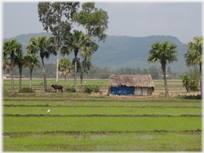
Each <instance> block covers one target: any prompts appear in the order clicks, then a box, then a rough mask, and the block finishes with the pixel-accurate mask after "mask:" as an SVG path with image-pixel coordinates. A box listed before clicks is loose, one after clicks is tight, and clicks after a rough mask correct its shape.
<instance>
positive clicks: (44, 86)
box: [41, 58, 47, 92]
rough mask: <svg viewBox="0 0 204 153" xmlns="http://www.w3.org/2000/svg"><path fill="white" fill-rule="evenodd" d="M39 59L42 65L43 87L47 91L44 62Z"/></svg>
mask: <svg viewBox="0 0 204 153" xmlns="http://www.w3.org/2000/svg"><path fill="white" fill-rule="evenodd" d="M41 60H42V65H43V76H44V88H45V92H47V82H46V73H45V64H44V59H43V58H41Z"/></svg>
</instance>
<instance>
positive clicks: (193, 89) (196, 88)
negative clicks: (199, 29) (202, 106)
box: [189, 81, 198, 91]
mask: <svg viewBox="0 0 204 153" xmlns="http://www.w3.org/2000/svg"><path fill="white" fill-rule="evenodd" d="M189 87H190V90H191V91H198V84H197V83H196V82H195V81H191V83H190V85H189Z"/></svg>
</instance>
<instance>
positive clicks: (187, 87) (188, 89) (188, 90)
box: [186, 81, 190, 92]
mask: <svg viewBox="0 0 204 153" xmlns="http://www.w3.org/2000/svg"><path fill="white" fill-rule="evenodd" d="M186 91H187V92H190V87H189V83H188V81H186Z"/></svg>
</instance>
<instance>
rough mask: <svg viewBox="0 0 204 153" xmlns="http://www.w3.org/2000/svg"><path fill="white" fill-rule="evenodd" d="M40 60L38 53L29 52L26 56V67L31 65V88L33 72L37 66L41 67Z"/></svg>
mask: <svg viewBox="0 0 204 153" xmlns="http://www.w3.org/2000/svg"><path fill="white" fill-rule="evenodd" d="M40 66H41V65H40V61H39V59H38V56H37V55H35V54H34V55H30V54H28V55H27V56H25V67H29V69H30V85H29V88H32V72H33V70H36V68H37V67H40Z"/></svg>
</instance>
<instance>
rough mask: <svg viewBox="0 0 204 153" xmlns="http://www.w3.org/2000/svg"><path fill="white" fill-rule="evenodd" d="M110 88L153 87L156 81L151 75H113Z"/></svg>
mask: <svg viewBox="0 0 204 153" xmlns="http://www.w3.org/2000/svg"><path fill="white" fill-rule="evenodd" d="M108 86H109V87H111V86H112V87H118V86H127V87H153V88H155V86H154V81H153V80H152V77H151V75H150V74H149V75H112V76H111V80H110V82H109V85H108Z"/></svg>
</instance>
